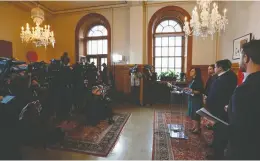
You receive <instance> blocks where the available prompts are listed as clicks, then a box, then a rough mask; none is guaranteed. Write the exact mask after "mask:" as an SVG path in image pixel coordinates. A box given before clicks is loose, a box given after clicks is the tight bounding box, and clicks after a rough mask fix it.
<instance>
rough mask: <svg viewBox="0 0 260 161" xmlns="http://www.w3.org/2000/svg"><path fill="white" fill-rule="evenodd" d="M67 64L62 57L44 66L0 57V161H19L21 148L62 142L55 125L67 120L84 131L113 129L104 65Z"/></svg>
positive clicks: (58, 128) (66, 57) (41, 63)
mask: <svg viewBox="0 0 260 161" xmlns="http://www.w3.org/2000/svg"><path fill="white" fill-rule="evenodd" d="M69 63H70V59H69V57H68V54H67V53H66V52H65V53H64V54H63V56H62V57H61V58H60V60H54V59H53V60H51V62H50V64H47V63H45V62H34V63H30V64H26V63H25V62H22V61H18V60H15V59H9V58H0V83H1V85H0V87H1V89H0V100H1V104H0V106H1V108H0V115H1V116H0V127H1V133H0V143H1V144H0V151H1V155H0V159H21V154H20V147H21V146H23V145H30V146H36V147H46V146H47V145H48V144H54V143H58V142H60V141H62V140H63V138H64V131H63V130H62V129H61V128H60V127H58V126H57V125H59V124H60V123H61V122H65V123H68V124H69V123H70V120H71V119H72V118H73V117H77V118H76V119H77V122H79V123H80V124H83V125H86V126H87V125H90V126H95V125H97V124H98V123H99V122H100V121H101V120H108V122H109V123H110V124H113V122H114V121H113V112H112V108H111V107H110V103H111V98H110V95H111V94H110V91H111V85H110V84H111V83H110V84H109V83H108V80H109V79H108V73H107V71H108V70H107V65H106V64H102V66H103V70H102V71H98V69H97V67H96V66H95V65H94V63H90V62H88V61H81V62H78V63H76V64H74V65H69ZM79 116H80V117H79ZM73 119H74V120H75V118H73Z"/></svg>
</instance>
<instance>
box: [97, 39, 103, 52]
mask: <svg viewBox="0 0 260 161" xmlns="http://www.w3.org/2000/svg"><path fill="white" fill-rule="evenodd" d="M102 48H103V45H102V40H98V54H102Z"/></svg>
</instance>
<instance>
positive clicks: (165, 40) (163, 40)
mask: <svg viewBox="0 0 260 161" xmlns="http://www.w3.org/2000/svg"><path fill="white" fill-rule="evenodd" d="M162 46H168V37H163V38H162Z"/></svg>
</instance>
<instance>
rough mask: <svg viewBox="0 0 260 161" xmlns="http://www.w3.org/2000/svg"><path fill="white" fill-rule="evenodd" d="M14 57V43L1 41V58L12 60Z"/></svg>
mask: <svg viewBox="0 0 260 161" xmlns="http://www.w3.org/2000/svg"><path fill="white" fill-rule="evenodd" d="M12 56H13V47H12V42H10V41H5V40H0V57H8V58H11V57H12Z"/></svg>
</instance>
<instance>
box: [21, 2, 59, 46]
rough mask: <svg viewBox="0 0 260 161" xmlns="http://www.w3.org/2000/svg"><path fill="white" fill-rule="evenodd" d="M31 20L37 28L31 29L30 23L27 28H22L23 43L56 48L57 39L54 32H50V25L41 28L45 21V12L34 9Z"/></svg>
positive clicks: (37, 8)
mask: <svg viewBox="0 0 260 161" xmlns="http://www.w3.org/2000/svg"><path fill="white" fill-rule="evenodd" d="M31 18H32V19H33V22H34V23H35V24H36V26H35V27H32V28H31V29H30V26H29V24H28V23H27V24H26V27H25V28H24V27H23V26H22V28H21V29H22V31H21V34H20V37H21V39H22V42H25V43H34V44H35V46H36V47H39V46H44V47H45V48H46V47H47V46H48V45H50V44H51V45H52V46H53V47H54V43H55V38H54V33H53V31H51V30H50V25H45V26H44V27H41V26H40V25H41V24H42V22H43V21H44V11H43V10H42V9H40V8H39V7H36V8H33V9H32V10H31Z"/></svg>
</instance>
